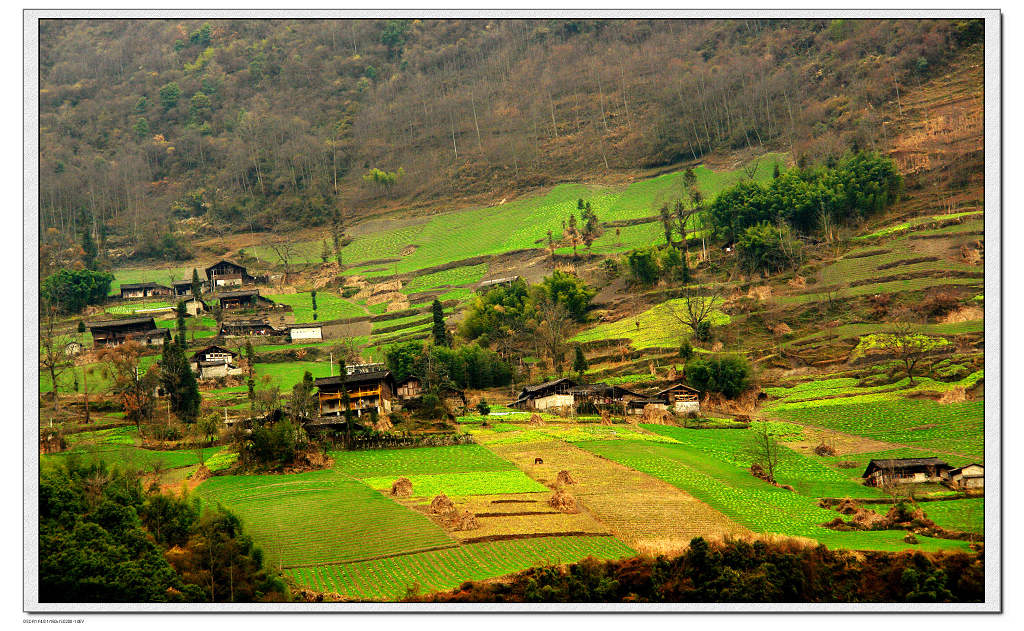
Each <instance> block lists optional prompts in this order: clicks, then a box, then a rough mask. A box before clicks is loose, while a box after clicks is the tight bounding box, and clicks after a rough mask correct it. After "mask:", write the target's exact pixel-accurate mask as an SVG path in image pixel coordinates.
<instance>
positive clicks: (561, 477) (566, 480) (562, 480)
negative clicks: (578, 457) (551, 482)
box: [555, 469, 576, 485]
mask: <svg viewBox="0 0 1024 631" xmlns="http://www.w3.org/2000/svg"><path fill="white" fill-rule="evenodd" d="M555 484H558V485H562V484H576V480H573V479H572V476H571V475H569V472H568V471H566V470H564V469H563V470H561V471H559V472H558V477H557V478H555Z"/></svg>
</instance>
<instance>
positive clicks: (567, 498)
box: [548, 489, 579, 513]
mask: <svg viewBox="0 0 1024 631" xmlns="http://www.w3.org/2000/svg"><path fill="white" fill-rule="evenodd" d="M548 506H550V507H552V508H554V509H555V510H559V511H562V512H563V513H577V512H579V508H577V506H576V498H575V497H573V496H572V495H570V494H568V493H566V492H565V491H563V490H561V489H559V490H557V491H555V494H554V495H552V496H551V499H549V500H548Z"/></svg>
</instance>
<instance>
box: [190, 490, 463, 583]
mask: <svg viewBox="0 0 1024 631" xmlns="http://www.w3.org/2000/svg"><path fill="white" fill-rule="evenodd" d="M196 493H197V494H198V495H199V496H200V497H201V498H202V499H203V500H204V501H208V502H217V503H220V504H223V505H224V506H225V507H227V508H228V509H230V510H231V511H232V512H234V513H235V514H236V515H238V516H239V518H241V519H242V521H243V523H244V524H245V529H246V532H248V533H249V534H250V535H252V537H253V540H254V541H255V542H256V544H257V545H258V546H260V547H261V548H262V549H263V553H264V555H265V556H266V558H267V559H268V560H269V561H271V564H272V565H274V566H297V565H316V564H322V563H337V562H341V561H353V560H357V559H368V558H372V557H376V556H380V555H386V554H398V553H403V552H413V551H418V550H425V549H429V548H435V547H438V546H447V545H453V544H454V542H453V541H452V540H451V539H450V538H449V537H448V535H447V534H445V532H444V530H443V529H442V528H441V527H440V526H437V525H436V524H434V523H433V522H432V521H430V520H429V519H428V518H427V517H426V516H425V515H422V514H420V513H418V512H416V511H414V510H412V509H409V508H406V507H404V506H402V505H401V504H398V503H396V502H393V501H391V500H390V499H388V498H386V497H384V496H383V495H381V494H380V493H378V492H377V491H374V490H373V489H371V488H370V487H368V486H366V485H365V484H363V483H361V482H359V481H357V480H353V479H351V478H349V477H347V476H345V475H344V474H342V473H340V472H338V471H333V470H328V471H315V472H312V473H301V474H295V475H288V476H282V475H253V476H218V477H213V478H210V479H209V480H206V481H205V482H203V483H202V484H201V485H199V487H197V488H196Z"/></svg>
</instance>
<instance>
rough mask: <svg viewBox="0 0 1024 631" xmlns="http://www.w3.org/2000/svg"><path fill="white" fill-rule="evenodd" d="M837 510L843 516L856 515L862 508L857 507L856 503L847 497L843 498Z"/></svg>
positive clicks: (837, 505)
mask: <svg viewBox="0 0 1024 631" xmlns="http://www.w3.org/2000/svg"><path fill="white" fill-rule="evenodd" d="M836 510H837V511H839V512H840V513H842V514H843V515H856V514H857V511H858V510H860V507H859V506H857V503H856V502H854V501H853V500H851V499H850V498H848V497H846V498H843V500H842V501H841V502H839V503H838V504H836Z"/></svg>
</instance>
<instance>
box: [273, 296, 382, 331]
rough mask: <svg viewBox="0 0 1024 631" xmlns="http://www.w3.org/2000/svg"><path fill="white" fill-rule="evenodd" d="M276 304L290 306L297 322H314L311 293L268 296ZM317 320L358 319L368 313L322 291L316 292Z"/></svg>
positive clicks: (339, 297) (353, 304)
mask: <svg viewBox="0 0 1024 631" xmlns="http://www.w3.org/2000/svg"><path fill="white" fill-rule="evenodd" d="M267 298H270V299H271V300H273V301H274V302H276V303H279V304H283V305H288V306H289V307H291V308H292V314H293V315H294V316H295V322H300V323H305V322H312V321H313V313H314V311H313V298H312V296H311V295H310V292H308V291H303V292H299V293H296V294H268V295H267ZM315 313H316V316H317V317H316V319H317V320H319V321H324V320H341V319H343V318H357V317H359V316H364V315H366V312H365V311H364V310H363V309H362V307H360V306H359V305H357V304H355V303H352V302H349V301H348V300H345V299H344V298H342V297H341V296H339V295H338V294H336V293H334V292H332V291H327V290H320V291H318V292H316V312H315Z"/></svg>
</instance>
